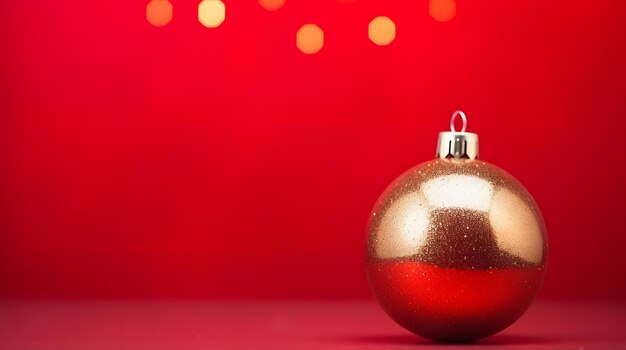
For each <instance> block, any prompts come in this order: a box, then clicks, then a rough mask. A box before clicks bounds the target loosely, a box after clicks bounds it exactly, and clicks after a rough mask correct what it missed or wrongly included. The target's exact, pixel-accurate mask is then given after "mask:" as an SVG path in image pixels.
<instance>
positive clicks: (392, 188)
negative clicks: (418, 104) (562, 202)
mask: <svg viewBox="0 0 626 350" xmlns="http://www.w3.org/2000/svg"><path fill="white" fill-rule="evenodd" d="M477 154H478V137H477V136H476V135H475V134H471V133H466V132H456V131H454V129H453V132H449V133H442V134H440V140H439V151H438V155H439V158H438V159H436V160H432V161H429V162H426V163H423V164H420V165H417V166H416V167H414V168H412V169H410V170H409V171H407V172H406V173H404V174H403V175H401V176H400V177H399V178H398V179H396V180H395V181H394V182H393V183H392V184H391V185H389V187H388V188H387V189H386V190H385V192H384V193H383V195H382V196H381V197H380V199H379V200H378V202H377V203H376V205H375V207H374V210H373V212H372V215H371V217H370V222H369V226H368V245H367V259H366V261H367V276H368V281H369V284H370V287H371V289H372V291H373V292H374V294H375V296H376V297H377V299H378V301H379V302H380V304H381V305H382V307H383V309H384V310H385V311H386V312H387V313H388V314H389V315H390V316H391V317H392V318H393V319H394V320H395V321H396V322H398V323H399V324H400V325H402V326H403V327H405V328H406V329H408V330H410V331H412V332H414V333H416V334H418V335H422V336H425V337H428V338H432V339H437V340H442V341H466V340H473V339H478V338H482V337H486V336H489V335H492V334H495V333H497V332H499V331H500V330H502V329H504V328H506V327H508V326H509V325H510V324H512V323H513V322H515V320H517V319H518V318H519V317H520V316H521V315H522V314H523V313H524V312H525V311H526V309H527V308H528V307H529V306H530V304H531V302H532V300H533V299H534V297H535V296H536V294H537V293H538V291H539V288H540V286H541V283H542V281H543V277H544V275H545V266H546V260H547V239H546V233H545V226H544V223H543V219H542V217H541V213H540V212H539V209H538V208H537V205H536V203H535V202H534V200H533V199H532V197H531V196H530V194H529V193H528V192H527V191H526V190H525V189H524V187H523V186H522V185H521V184H520V183H519V182H518V181H517V180H516V179H515V178H513V177H512V176H511V175H509V174H508V173H506V172H505V171H504V170H502V169H500V168H498V167H496V166H494V165H491V164H489V163H486V162H483V161H480V160H477V159H476V156H477Z"/></svg>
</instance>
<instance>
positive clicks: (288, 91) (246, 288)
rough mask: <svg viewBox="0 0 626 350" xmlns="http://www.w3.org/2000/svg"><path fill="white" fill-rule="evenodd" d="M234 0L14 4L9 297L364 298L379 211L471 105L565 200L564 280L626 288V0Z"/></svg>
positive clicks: (4, 231)
mask: <svg viewBox="0 0 626 350" xmlns="http://www.w3.org/2000/svg"><path fill="white" fill-rule="evenodd" d="M224 2H225V3H226V7H227V15H226V21H225V22H224V23H223V24H222V25H221V26H220V27H218V28H216V29H208V28H204V27H202V26H201V25H200V24H199V23H198V21H197V17H196V16H197V13H196V11H197V2H195V1H173V4H174V19H173V20H172V22H171V23H170V24H168V25H167V26H165V27H162V28H155V27H153V26H152V25H150V24H149V23H148V22H147V21H146V19H145V6H146V2H145V1H111V2H105V1H75V0H71V1H44V0H31V1H3V2H2V5H0V10H1V11H0V13H1V15H0V16H1V18H0V20H1V22H2V26H3V30H2V33H0V40H1V45H2V46H1V50H2V52H1V55H0V78H1V80H0V82H1V84H0V89H1V92H0V93H1V100H0V118H1V119H0V123H1V124H0V296H4V297H80V298H92V297H233V298H240V297H241V298H258V297H281V298H284V297H294V298H295V297H298V298H299V297H303V298H304V297H320V298H351V297H365V296H367V295H368V294H369V292H368V289H367V286H366V283H365V279H364V274H363V252H364V232H365V223H366V219H367V217H368V215H369V211H370V209H371V206H372V205H373V203H374V201H375V200H376V198H377V196H378V195H379V194H380V193H381V192H382V190H383V189H384V188H385V186H386V185H387V184H388V183H389V182H390V181H391V180H393V179H394V178H395V177H396V176H397V175H399V174H400V173H401V172H402V171H404V170H406V169H407V168H409V167H411V166H413V165H415V164H417V163H420V162H422V161H425V160H428V159H431V158H433V156H434V151H435V150H434V148H435V141H436V137H437V132H439V131H444V130H445V129H447V124H448V118H449V115H450V114H451V113H452V111H454V110H455V109H457V108H461V109H463V110H464V111H465V112H466V113H467V114H468V116H469V129H470V131H474V132H477V133H479V135H480V136H481V156H482V158H483V159H484V160H487V161H489V162H492V163H494V164H497V165H499V166H501V167H503V168H504V169H506V170H508V171H509V172H510V173H512V174H513V175H515V176H516V177H517V178H518V179H520V180H521V181H522V183H524V184H525V185H526V187H527V188H528V189H529V190H530V192H531V193H532V194H533V195H534V197H535V199H536V201H537V202H538V204H539V206H540V207H541V208H542V210H543V214H544V217H545V219H546V223H547V227H548V231H549V232H548V233H549V238H550V262H549V270H548V276H547V279H546V283H545V286H544V290H543V296H545V297H559V298H569V297H571V298H579V297H590V298H591V297H595V298H622V297H625V296H626V279H625V278H624V277H623V269H624V267H626V254H624V252H623V249H624V246H625V244H626V234H625V232H624V209H625V208H626V205H625V204H624V203H625V202H624V201H625V199H626V181H625V179H626V176H625V175H626V174H625V170H624V169H625V168H624V163H623V160H622V158H623V153H624V140H623V135H624V128H625V127H626V122H625V121H624V117H625V115H624V110H623V108H624V101H625V98H626V88H625V83H626V52H625V50H624V45H625V43H626V16H625V13H626V2H623V1H612V2H610V1H521V0H519V1H517V0H515V1H468V0H465V1H462V0H459V1H458V6H457V14H456V16H455V17H454V19H452V20H451V21H450V22H447V23H441V22H437V21H435V20H433V19H432V18H431V17H430V16H429V14H428V10H427V1H426V0H417V1H404V2H400V1H394V2H389V1H376V2H375V1H365V0H357V1H356V2H355V3H354V4H341V3H338V2H336V1H330V0H328V1H327V0H322V1H295V0H294V1H289V0H287V2H286V4H285V5H284V7H283V8H282V9H280V10H279V11H276V12H268V11H266V10H264V9H263V8H261V7H260V6H259V5H258V4H257V3H256V2H255V1H227V0H225V1H224ZM379 15H384V16H388V17H390V18H391V19H392V20H394V21H395V23H396V25H397V37H396V40H395V41H394V42H393V43H392V44H391V45H389V46H383V47H379V46H375V45H374V44H372V43H371V42H370V41H369V40H368V38H367V24H368V22H369V21H370V20H371V19H372V18H374V17H375V16H379ZM305 23H315V24H317V25H319V26H320V27H321V28H322V29H323V30H324V32H325V45H324V48H323V49H322V50H321V51H320V52H319V53H317V54H315V55H304V54H302V53H301V52H299V51H298V50H297V49H296V47H295V32H296V31H297V29H298V28H299V27H300V26H301V25H303V24H305Z"/></svg>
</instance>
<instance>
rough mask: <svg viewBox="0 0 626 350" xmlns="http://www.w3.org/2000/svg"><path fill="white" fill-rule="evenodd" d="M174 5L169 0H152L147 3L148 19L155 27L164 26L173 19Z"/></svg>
mask: <svg viewBox="0 0 626 350" xmlns="http://www.w3.org/2000/svg"><path fill="white" fill-rule="evenodd" d="M173 13H174V7H173V6H172V3H171V2H169V1H168V0H151V1H150V2H148V5H146V20H147V21H148V23H150V24H152V25H153V26H155V27H163V26H165V25H167V24H168V23H170V21H172V16H173Z"/></svg>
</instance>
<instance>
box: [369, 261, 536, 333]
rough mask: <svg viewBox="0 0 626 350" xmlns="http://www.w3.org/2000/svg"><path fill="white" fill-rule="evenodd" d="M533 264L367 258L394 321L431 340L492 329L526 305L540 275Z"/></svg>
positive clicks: (502, 325) (379, 296) (514, 317)
mask: <svg viewBox="0 0 626 350" xmlns="http://www.w3.org/2000/svg"><path fill="white" fill-rule="evenodd" d="M543 276H544V271H541V270H540V269H537V268H507V269H490V270H470V269H453V268H445V267H438V266H434V265H431V264H425V263H419V262H395V261H392V262H371V263H370V265H369V266H368V279H369V283H370V285H371V286H372V289H373V291H374V294H375V295H376V297H377V299H378V300H379V302H380V304H381V305H382V306H383V308H384V309H385V310H386V311H387V313H389V315H390V316H391V317H392V318H393V319H394V320H396V321H397V322H398V323H399V324H400V325H402V326H403V327H406V328H407V329H408V330H410V331H413V332H415V333H417V334H419V335H424V336H428V337H429V338H433V339H439V340H441V339H447V340H454V339H460V340H467V339H476V338H481V337H485V336H487V335H491V334H494V333H496V332H498V331H500V330H502V329H504V328H506V327H508V326H509V325H510V324H512V323H513V322H515V321H516V320H517V319H518V318H519V317H520V316H521V315H522V314H523V313H524V312H525V311H526V310H527V309H528V307H529V306H530V304H531V302H532V301H533V299H534V297H535V296H536V294H537V292H538V291H539V287H540V285H541V282H542V280H543Z"/></svg>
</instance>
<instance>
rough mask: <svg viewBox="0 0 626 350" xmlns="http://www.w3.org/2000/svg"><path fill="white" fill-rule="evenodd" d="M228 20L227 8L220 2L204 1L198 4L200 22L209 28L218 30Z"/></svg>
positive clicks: (216, 0)
mask: <svg viewBox="0 0 626 350" xmlns="http://www.w3.org/2000/svg"><path fill="white" fill-rule="evenodd" d="M224 19H226V6H225V5H224V3H223V2H222V1H220V0H202V1H201V2H200V4H198V21H200V23H201V24H202V25H203V26H205V27H207V28H217V27H219V26H220V25H221V24H222V23H223V22H224Z"/></svg>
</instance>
